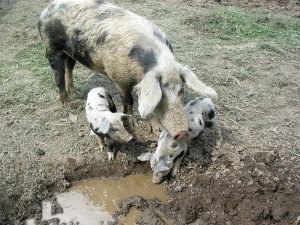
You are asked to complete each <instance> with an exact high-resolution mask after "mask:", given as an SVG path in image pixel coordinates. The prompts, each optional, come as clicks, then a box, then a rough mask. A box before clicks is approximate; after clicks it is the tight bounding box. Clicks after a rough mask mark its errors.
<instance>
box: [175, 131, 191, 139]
mask: <svg viewBox="0 0 300 225" xmlns="http://www.w3.org/2000/svg"><path fill="white" fill-rule="evenodd" d="M188 137H189V132H188V131H186V130H182V131H179V132H178V133H177V134H176V135H175V136H174V137H173V138H174V139H175V140H176V141H185V140H187V139H188Z"/></svg>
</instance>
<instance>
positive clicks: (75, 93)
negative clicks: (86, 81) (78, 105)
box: [68, 87, 77, 96]
mask: <svg viewBox="0 0 300 225" xmlns="http://www.w3.org/2000/svg"><path fill="white" fill-rule="evenodd" d="M68 93H69V94H70V95H72V96H76V95H77V91H76V89H75V88H74V87H69V88H68Z"/></svg>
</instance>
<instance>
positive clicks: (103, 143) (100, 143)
mask: <svg viewBox="0 0 300 225" xmlns="http://www.w3.org/2000/svg"><path fill="white" fill-rule="evenodd" d="M97 137H98V143H99V146H100V150H101V151H103V150H104V149H105V142H104V139H103V137H101V136H99V135H97Z"/></svg>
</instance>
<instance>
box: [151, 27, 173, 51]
mask: <svg viewBox="0 0 300 225" xmlns="http://www.w3.org/2000/svg"><path fill="white" fill-rule="evenodd" d="M153 35H154V36H155V37H157V38H158V40H160V41H161V42H162V43H163V44H165V45H167V46H168V48H169V49H170V51H171V52H173V47H172V45H171V44H170V42H169V41H168V39H166V38H163V36H162V34H161V33H159V32H158V31H153Z"/></svg>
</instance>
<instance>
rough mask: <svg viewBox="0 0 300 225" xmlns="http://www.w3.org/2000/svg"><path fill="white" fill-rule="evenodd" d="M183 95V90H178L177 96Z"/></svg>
mask: <svg viewBox="0 0 300 225" xmlns="http://www.w3.org/2000/svg"><path fill="white" fill-rule="evenodd" d="M182 94H183V88H181V89H180V90H179V92H178V95H179V96H180V95H182Z"/></svg>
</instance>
